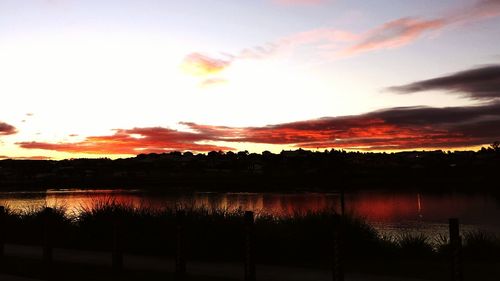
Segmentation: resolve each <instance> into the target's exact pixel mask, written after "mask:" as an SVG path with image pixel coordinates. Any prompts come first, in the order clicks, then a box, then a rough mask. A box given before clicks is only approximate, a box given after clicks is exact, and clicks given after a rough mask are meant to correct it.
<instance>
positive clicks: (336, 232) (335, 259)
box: [332, 216, 344, 281]
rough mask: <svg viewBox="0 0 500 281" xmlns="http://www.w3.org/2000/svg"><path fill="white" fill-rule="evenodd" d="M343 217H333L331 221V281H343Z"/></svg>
mask: <svg viewBox="0 0 500 281" xmlns="http://www.w3.org/2000/svg"><path fill="white" fill-rule="evenodd" d="M342 219H343V217H339V216H335V217H334V218H333V221H332V228H333V237H332V238H333V249H332V280H333V281H344V267H343V257H342V254H343V253H342V239H343V237H342V234H343V222H342Z"/></svg>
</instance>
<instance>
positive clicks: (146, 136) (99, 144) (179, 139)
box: [18, 127, 233, 154]
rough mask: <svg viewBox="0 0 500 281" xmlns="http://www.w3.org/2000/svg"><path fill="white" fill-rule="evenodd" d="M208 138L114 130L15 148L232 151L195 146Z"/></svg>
mask: <svg viewBox="0 0 500 281" xmlns="http://www.w3.org/2000/svg"><path fill="white" fill-rule="evenodd" d="M210 139H211V137H210V136H206V135H203V134H199V133H190V132H180V131H176V130H171V129H167V128H161V127H154V128H134V129H130V130H117V131H116V133H115V134H113V135H110V136H92V137H88V138H86V139H85V140H84V141H82V142H75V143H46V142H21V143H18V145H20V146H21V147H22V148H28V149H45V150H53V151H64V152H71V153H91V154H139V153H162V152H168V151H174V150H177V151H185V150H191V151H202V152H203V151H213V150H233V149H232V148H230V147H223V146H216V145H208V144H198V143H196V142H198V141H203V140H210Z"/></svg>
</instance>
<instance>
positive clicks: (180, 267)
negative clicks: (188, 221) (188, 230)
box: [175, 210, 186, 280]
mask: <svg viewBox="0 0 500 281" xmlns="http://www.w3.org/2000/svg"><path fill="white" fill-rule="evenodd" d="M185 217H186V212H185V211H184V210H178V211H177V213H176V225H175V227H176V233H175V237H176V244H175V276H176V280H183V279H184V278H185V276H186V256H185V254H186V253H185V252H186V249H185V246H186V245H185V238H184V227H185V225H184V223H185Z"/></svg>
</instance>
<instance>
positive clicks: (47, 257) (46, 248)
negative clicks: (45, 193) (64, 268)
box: [43, 207, 54, 265]
mask: <svg viewBox="0 0 500 281" xmlns="http://www.w3.org/2000/svg"><path fill="white" fill-rule="evenodd" d="M53 214H54V210H53V209H52V208H49V207H47V208H45V209H44V210H43V261H44V263H45V264H46V265H51V264H52V258H53V253H52V227H53V223H52V222H53Z"/></svg>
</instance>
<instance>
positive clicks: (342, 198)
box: [340, 189, 345, 216]
mask: <svg viewBox="0 0 500 281" xmlns="http://www.w3.org/2000/svg"><path fill="white" fill-rule="evenodd" d="M340 214H341V215H342V216H343V215H345V192H344V190H343V189H342V190H341V191H340Z"/></svg>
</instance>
